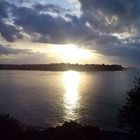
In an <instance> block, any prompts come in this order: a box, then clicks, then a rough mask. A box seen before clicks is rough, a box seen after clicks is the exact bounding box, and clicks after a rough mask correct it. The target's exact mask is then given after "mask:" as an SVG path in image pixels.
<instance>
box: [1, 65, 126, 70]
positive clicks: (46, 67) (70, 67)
mask: <svg viewBox="0 0 140 140" xmlns="http://www.w3.org/2000/svg"><path fill="white" fill-rule="evenodd" d="M125 69H126V68H124V67H123V66H121V65H118V64H113V65H105V64H85V65H82V64H65V63H56V64H54V63H53V64H19V65H18V64H0V70H35V71H36V70H38V71H67V70H75V71H122V70H125Z"/></svg>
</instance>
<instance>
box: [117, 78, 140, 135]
mask: <svg viewBox="0 0 140 140" xmlns="http://www.w3.org/2000/svg"><path fill="white" fill-rule="evenodd" d="M134 83H135V86H134V87H133V88H132V89H131V90H130V91H127V98H126V103H125V104H124V105H123V106H122V107H121V108H120V110H119V115H118V117H119V122H120V126H121V127H122V128H126V129H127V130H129V131H131V132H133V133H136V134H138V133H139V132H140V78H136V77H135V80H134Z"/></svg>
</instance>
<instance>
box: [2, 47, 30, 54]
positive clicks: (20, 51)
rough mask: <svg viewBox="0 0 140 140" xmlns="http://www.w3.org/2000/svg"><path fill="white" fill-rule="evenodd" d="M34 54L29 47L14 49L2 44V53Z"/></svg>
mask: <svg viewBox="0 0 140 140" xmlns="http://www.w3.org/2000/svg"><path fill="white" fill-rule="evenodd" d="M19 54H32V51H31V50H29V49H14V48H11V47H7V46H3V45H1V44H0V55H19Z"/></svg>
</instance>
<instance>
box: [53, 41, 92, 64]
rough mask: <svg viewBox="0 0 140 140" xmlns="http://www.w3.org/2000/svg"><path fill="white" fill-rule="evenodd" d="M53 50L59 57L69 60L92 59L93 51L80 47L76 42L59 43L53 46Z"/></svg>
mask: <svg viewBox="0 0 140 140" xmlns="http://www.w3.org/2000/svg"><path fill="white" fill-rule="evenodd" d="M52 52H53V53H54V54H55V55H56V56H57V57H59V58H61V59H63V60H65V61H68V62H76V61H80V60H86V59H90V58H91V56H92V53H91V52H90V50H87V49H85V48H79V47H78V46H76V45H74V44H67V45H57V46H54V47H52Z"/></svg>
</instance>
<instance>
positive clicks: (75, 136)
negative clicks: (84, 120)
mask: <svg viewBox="0 0 140 140" xmlns="http://www.w3.org/2000/svg"><path fill="white" fill-rule="evenodd" d="M127 139H128V135H127V134H125V133H122V132H111V131H104V130H100V129H99V128H98V127H94V126H89V125H87V126H82V125H80V124H78V123H76V122H66V123H64V124H63V125H62V126H58V127H55V128H47V129H37V128H34V127H25V126H24V127H23V126H22V125H21V124H20V123H19V122H18V121H17V120H16V119H14V118H12V117H10V115H8V114H4V115H1V116H0V140H127Z"/></svg>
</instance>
